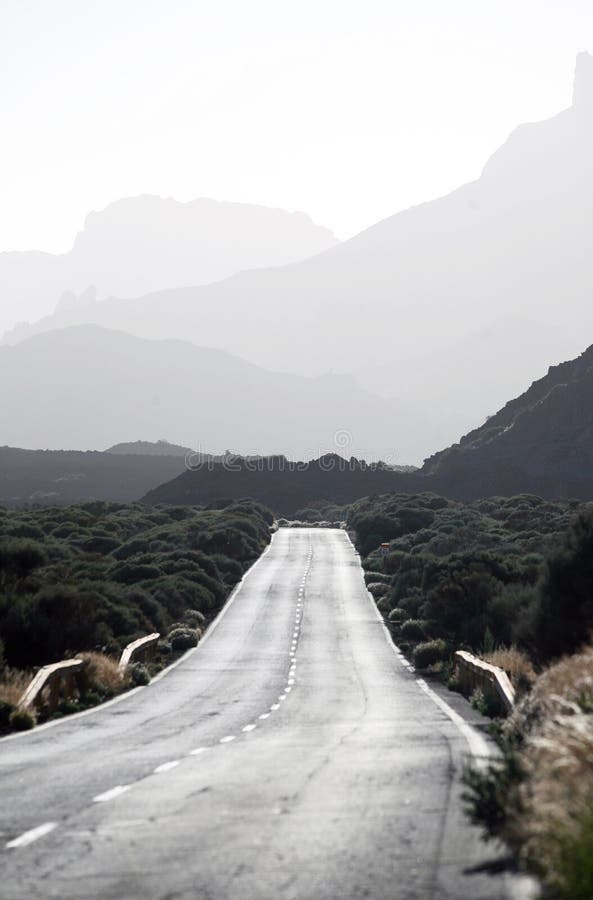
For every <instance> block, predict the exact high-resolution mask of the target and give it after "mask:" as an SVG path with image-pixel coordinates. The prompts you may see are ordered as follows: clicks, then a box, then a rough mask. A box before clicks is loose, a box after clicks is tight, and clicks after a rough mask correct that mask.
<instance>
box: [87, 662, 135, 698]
mask: <svg viewBox="0 0 593 900" xmlns="http://www.w3.org/2000/svg"><path fill="white" fill-rule="evenodd" d="M80 658H81V659H82V660H84V668H83V678H84V682H85V690H90V691H93V692H95V693H97V694H99V695H101V696H102V697H103V698H105V697H113V696H114V695H115V694H119V693H121V692H122V691H123V690H125V688H126V687H127V686H128V685H127V674H128V673H127V672H126V673H125V676H123V677H122V673H121V672H120V670H119V664H118V662H116V660H114V659H112V658H111V657H110V656H106V655H105V654H104V653H81V654H80Z"/></svg>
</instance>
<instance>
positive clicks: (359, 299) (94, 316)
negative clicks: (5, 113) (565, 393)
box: [35, 54, 593, 455]
mask: <svg viewBox="0 0 593 900" xmlns="http://www.w3.org/2000/svg"><path fill="white" fill-rule="evenodd" d="M592 98H593V64H592V60H591V57H590V56H588V55H587V54H582V55H580V56H579V58H578V62H577V70H576V77H575V86H574V103H573V105H572V106H571V107H570V108H569V109H567V110H565V111H564V112H562V113H560V114H559V115H557V116H555V117H554V118H552V119H550V120H547V121H544V122H538V123H535V124H528V125H522V126H521V127H519V128H518V129H517V130H516V131H514V132H513V134H512V135H511V136H510V138H509V139H508V141H507V142H506V143H505V144H504V146H503V147H501V148H500V149H499V150H498V151H497V152H496V153H495V154H494V155H493V157H492V158H491V159H490V160H489V162H488V163H487V165H486V167H485V169H484V171H483V174H482V176H481V177H480V178H479V179H478V180H477V181H476V182H473V183H471V184H467V185H465V186H463V187H461V188H459V189H458V190H456V191H455V192H453V193H452V194H450V195H448V196H446V197H443V198H441V199H438V200H435V201H433V202H430V203H425V204H423V205H421V206H418V207H415V208H412V209H409V210H407V211H405V212H402V213H399V214H397V215H395V216H393V217H391V218H389V219H386V220H385V221H383V222H380V223H379V224H377V225H375V226H374V227H373V228H370V229H368V230H367V231H365V232H363V233H362V234H359V235H358V236H356V237H355V238H353V239H351V240H349V241H346V242H344V243H342V244H340V245H338V246H336V247H333V248H331V249H329V250H327V251H326V252H324V253H322V254H320V255H318V256H315V257H313V258H310V259H307V260H305V261H304V262H301V263H297V264H293V265H290V266H284V267H280V268H274V269H267V270H257V271H251V272H244V273H241V274H239V275H237V276H234V277H232V278H230V279H227V280H225V281H221V282H218V283H216V284H213V285H209V286H202V287H191V288H184V289H178V290H168V291H161V292H157V293H154V294H152V295H149V296H145V297H142V298H139V299H134V300H127V301H125V302H122V301H119V300H118V301H116V300H109V301H105V302H103V303H97V304H94V305H93V306H92V307H88V308H87V309H70V310H62V311H61V312H60V313H59V314H58V315H56V316H54V317H52V318H50V319H46V320H44V321H42V322H40V323H38V324H37V325H36V326H35V330H38V331H41V330H44V329H48V328H52V327H58V326H62V325H68V324H73V323H78V322H83V321H87V320H92V321H93V322H97V323H99V324H102V325H104V326H107V327H115V328H120V329H123V330H126V331H129V332H131V333H134V334H138V335H142V336H145V337H184V338H187V339H190V340H194V341H196V342H197V343H200V344H201V345H207V346H213V347H220V348H224V349H226V350H228V351H230V352H232V353H235V354H238V355H240V356H242V357H244V358H247V359H250V360H252V361H253V362H256V363H257V364H259V365H264V366H267V367H269V368H274V369H281V370H284V371H296V372H300V373H307V374H318V373H320V372H326V371H329V370H334V371H343V372H352V371H354V372H357V373H360V372H361V371H364V370H365V369H367V368H368V369H372V370H373V371H374V372H375V373H376V377H377V379H378V380H380V382H381V390H382V392H383V393H387V394H389V395H391V396H396V397H398V398H399V400H400V402H405V403H406V405H407V406H409V407H412V408H416V409H419V410H423V409H424V407H426V408H427V410H428V412H429V414H430V415H431V416H432V418H433V427H434V431H435V433H437V434H438V435H439V438H438V439H439V440H440V441H442V442H448V441H450V440H452V439H453V438H454V437H458V436H459V434H461V433H462V431H463V430H465V429H466V428H467V427H469V425H470V422H471V423H473V424H477V423H478V422H479V421H481V420H483V418H484V417H485V416H486V415H488V414H490V413H491V412H492V411H493V410H494V409H496V408H497V407H498V405H499V404H500V403H501V402H502V401H503V396H508V394H506V395H505V394H502V391H503V390H505V391H506V390H509V392H515V391H519V390H522V389H524V388H525V387H526V386H527V385H528V383H529V382H530V381H531V380H533V379H534V378H536V377H539V376H540V375H541V374H543V373H544V372H545V371H546V368H547V366H548V365H549V363H550V361H551V360H553V359H556V360H558V359H560V358H561V356H562V354H564V353H567V352H568V353H570V354H572V353H575V352H577V350H576V348H577V346H579V347H582V345H583V341H584V340H585V341H586V340H587V337H586V336H587V335H590V336H591V338H593V303H592V302H591V298H592V297H593V177H592V167H591V159H592V158H593V99H592ZM501 320H502V321H504V322H506V323H507V325H506V328H508V334H507V333H505V328H502V329H500V328H499V329H498V331H496V328H495V329H494V332H493V333H492V338H491V340H490V342H489V345H488V352H487V361H486V362H485V363H481V361H480V360H481V356H480V354H479V353H475V354H472V353H469V355H468V354H465V355H464V354H462V355H460V356H459V357H458V356H457V348H458V347H459V346H460V343H461V344H464V343H465V345H466V346H471V344H472V342H473V341H474V336H475V335H476V334H477V333H480V332H483V331H484V330H491V329H492V327H493V325H494V324H495V323H496V322H499V321H501ZM517 320H519V322H517ZM521 322H522V323H529V322H534V323H537V325H536V326H534V331H533V332H531V330H530V326H529V325H527V326H525V325H524V324H523V325H521V324H520V323H521ZM555 331H557V333H558V336H559V337H561V340H562V344H561V346H559V349H558V351H557V352H552V347H551V346H550V340H549V337H550V335H553V333H554V332H555ZM515 332H516V333H515ZM542 334H544V335H547V337H545V339H541V335H542ZM577 341H578V345H577V343H576V342H577ZM509 348H510V349H511V352H509ZM550 354H551V355H550ZM399 360H406V361H409V362H408V364H407V365H408V372H407V376H406V378H405V379H403V380H402V378H401V364H400V363H398V361H399ZM493 360H496V365H495V367H494V368H491V367H490V366H491V361H493ZM424 361H425V362H426V370H425V372H424V374H423V369H422V366H423V362H424ZM394 363H395V365H394V369H393V370H392V371H390V367H391V366H392V365H393V364H394ZM377 367H383V369H382V371H381V369H380V368H379V369H378V368H377ZM501 369H503V370H506V372H505V374H504V375H503V376H502V378H500V371H501ZM372 377H373V375H372V374H371V376H370V379H371V380H369V378H368V377H367V378H366V379H365V383H366V384H367V386H368V385H372V386H373V389H374V384H373V381H372ZM499 378H500V386H499ZM431 391H433V392H434V393H433V396H431ZM453 427H454V428H455V429H456V430H455V431H452V428H453ZM433 446H434V444H433ZM429 450H430V448H429V446H428V444H426V445H424V447H423V452H424V453H428V452H429ZM421 455H422V454H421Z"/></svg>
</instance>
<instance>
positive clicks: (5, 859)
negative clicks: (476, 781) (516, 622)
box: [0, 528, 515, 900]
mask: <svg viewBox="0 0 593 900" xmlns="http://www.w3.org/2000/svg"><path fill="white" fill-rule="evenodd" d="M455 702H456V703H457V704H458V705H459V704H460V703H461V702H462V701H459V700H457V701H455ZM483 744H484V739H483V738H482V737H481V736H480V735H479V734H478V733H477V732H476V731H475V730H474V729H473V728H471V727H469V726H468V725H466V724H465V723H464V719H463V718H462V717H461V716H460V715H459V714H458V713H457V714H456V713H455V712H452V711H451V710H450V709H449V707H448V706H447V704H446V703H444V701H443V699H442V697H441V696H440V695H439V694H436V693H434V692H433V691H431V689H430V688H428V687H427V686H426V685H425V684H424V682H422V680H421V679H418V676H417V675H416V674H415V673H414V672H413V670H411V667H409V666H408V665H407V664H406V662H405V660H404V659H403V657H402V656H401V655H400V654H398V652H397V651H396V650H395V648H394V647H393V645H392V644H391V642H390V639H389V637H388V635H387V633H386V630H385V628H384V625H383V623H382V621H381V620H380V618H379V616H378V614H377V612H376V609H375V607H374V605H373V603H372V601H371V599H370V598H369V595H368V593H367V591H366V587H365V583H364V579H363V575H362V570H361V567H360V562H359V559H358V556H357V555H356V553H355V551H354V548H353V547H352V544H351V543H350V541H349V539H348V536H347V534H346V533H345V532H344V531H341V530H337V529H335V530H334V529H297V528H294V529H281V530H280V531H278V532H277V533H276V534H275V535H274V538H273V541H272V545H271V547H270V548H269V549H268V551H267V552H266V553H265V554H264V556H263V557H262V558H261V559H260V561H259V562H258V563H257V564H256V565H255V566H254V567H253V568H252V569H251V570H250V572H249V573H248V575H247V576H246V577H245V579H244V580H243V582H242V584H241V586H240V588H239V589H238V590H237V591H236V592H235V594H234V595H233V598H232V600H231V601H230V602H229V603H228V604H227V606H226V608H225V610H224V611H223V613H222V615H221V616H220V617H219V618H218V620H217V621H216V623H215V625H214V626H213V627H212V628H211V629H210V631H209V633H208V634H207V636H206V637H205V638H204V639H203V640H202V642H201V643H200V645H199V646H198V647H197V648H196V650H193V651H190V652H189V653H188V654H186V656H185V657H183V659H182V660H181V661H180V663H179V664H178V665H176V666H175V667H173V668H171V669H170V670H168V671H167V672H166V673H165V674H164V675H163V676H161V677H157V679H155V680H153V682H152V683H151V684H150V685H148V686H147V687H144V688H139V689H137V690H135V691H132V692H131V693H129V694H126V695H125V696H123V697H122V698H118V699H117V700H116V701H112V702H111V703H109V704H106V705H104V706H102V707H99V708H97V709H95V710H91V711H89V712H87V713H83V714H79V715H77V716H74V717H71V718H69V719H64V720H61V721H59V722H57V723H52V724H51V725H50V726H49V727H48V726H45V727H43V726H42V727H41V728H39V729H37V730H35V731H33V732H29V733H27V734H22V735H17V736H14V737H12V736H11V737H9V738H7V739H4V740H3V741H0V796H1V798H2V800H1V805H0V839H1V848H2V849H1V850H0V854H1V856H2V876H1V880H0V897H2V898H9V900H37V898H43V900H46V898H50V897H51V898H60V900H70V898H77V900H78V898H81V900H82V898H85V900H86V898H93V900H95V898H101V900H102V898H114V900H136V898H142V900H152V898H159V900H190V898H191V900H231V898H233V900H235V898H236V900H354V898H357V900H359V898H370V900H465V898H467V900H499V898H500V900H502V898H509V897H512V896H515V894H514V890H515V887H514V882H513V881H511V879H510V878H509V876H507V875H505V874H504V873H501V872H500V871H499V869H500V867H497V866H488V865H487V864H488V862H489V861H492V857H493V855H495V854H494V851H492V850H491V849H490V848H489V847H487V846H486V845H484V844H483V843H482V842H481V841H480V839H479V835H478V834H477V832H476V830H475V829H474V828H472V827H471V826H470V825H469V824H468V822H467V821H466V819H465V817H464V814H463V811H462V806H461V803H460V792H461V787H460V774H461V771H462V768H463V765H464V762H465V760H466V759H467V756H468V753H469V751H470V749H473V750H474V752H475V751H476V750H477V751H478V752H479V750H480V747H482V746H483Z"/></svg>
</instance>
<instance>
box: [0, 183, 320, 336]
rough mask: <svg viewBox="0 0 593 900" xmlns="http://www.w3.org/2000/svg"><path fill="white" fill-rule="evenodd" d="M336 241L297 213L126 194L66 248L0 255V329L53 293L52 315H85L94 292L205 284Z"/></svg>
mask: <svg viewBox="0 0 593 900" xmlns="http://www.w3.org/2000/svg"><path fill="white" fill-rule="evenodd" d="M335 243H336V239H335V238H334V236H333V235H332V234H331V232H329V231H328V230H327V229H325V228H320V227H319V226H317V225H314V224H313V222H312V221H311V220H310V219H309V218H308V216H306V215H304V214H303V213H288V212H285V211H284V210H280V209H270V208H266V207H261V206H253V205H249V204H246V203H219V202H217V201H215V200H209V199H206V198H201V199H199V200H193V201H191V202H189V203H180V202H178V201H177V200H173V199H171V198H169V199H164V198H162V197H154V196H140V197H130V198H128V199H125V200H119V201H118V202H116V203H111V204H110V205H109V206H107V207H106V209H104V210H101V211H100V212H92V213H90V215H89V216H87V218H86V221H85V223H84V228H83V230H82V231H81V232H80V233H79V234H78V235H77V237H76V240H75V242H74V246H73V247H72V249H71V250H70V251H69V252H68V253H65V254H63V255H53V254H50V253H39V252H23V253H0V296H1V297H2V301H3V302H2V306H3V308H2V313H1V314H0V332H1V331H2V330H3V329H4V328H5V327H7V326H8V323H9V322H10V320H11V318H12V319H13V320H17V321H25V320H31V319H34V318H38V317H39V316H42V315H46V314H48V313H50V312H51V311H52V310H53V309H54V307H55V306H56V303H57V302H58V299H60V302H59V306H58V314H66V315H67V314H68V313H69V311H70V312H71V313H74V312H75V313H76V314H78V315H81V314H82V315H83V318H84V317H85V316H87V315H88V317H89V319H90V320H92V307H93V305H94V300H95V297H98V298H99V299H103V298H105V297H108V296H111V295H113V296H117V297H134V296H137V295H139V294H144V293H146V292H147V291H156V290H162V289H163V288H175V287H179V286H183V285H197V284H207V283H209V282H211V281H216V280H217V279H221V278H227V277H228V276H229V275H233V274H234V273H235V272H239V271H242V270H244V269H251V268H255V267H258V266H276V265H282V264H286V263H290V262H293V261H296V260H300V259H304V258H305V257H307V256H311V255H314V254H316V253H320V252H321V251H322V250H326V249H327V248H328V247H332V246H333V245H334V244H335ZM90 286H93V288H91V290H88V289H89V287H90ZM79 295H81V296H79ZM89 307H90V309H89ZM19 333H21V332H19V331H18V330H17V332H16V335H18V334H19ZM12 339H15V335H13V338H12Z"/></svg>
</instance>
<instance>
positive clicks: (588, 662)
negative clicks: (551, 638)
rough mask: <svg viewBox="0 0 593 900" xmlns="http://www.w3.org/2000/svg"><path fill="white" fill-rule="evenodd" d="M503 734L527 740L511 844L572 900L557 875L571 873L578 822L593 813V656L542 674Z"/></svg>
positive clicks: (564, 662) (588, 654)
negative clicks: (571, 860)
mask: <svg viewBox="0 0 593 900" xmlns="http://www.w3.org/2000/svg"><path fill="white" fill-rule="evenodd" d="M508 727H509V729H511V730H514V731H515V733H519V730H520V731H522V733H523V734H524V735H526V742H525V745H524V747H523V749H522V751H521V762H522V765H523V767H524V770H525V773H526V776H527V777H526V778H525V780H524V781H523V782H522V784H521V785H520V787H519V796H518V803H517V804H516V805H515V804H514V807H515V808H514V811H513V814H512V817H511V822H510V829H511V837H512V839H513V840H515V841H516V842H517V844H518V845H519V846H520V847H521V848H522V850H521V852H522V856H523V858H524V859H525V861H526V862H527V863H528V864H529V865H530V866H531V867H533V868H536V869H539V870H540V871H541V872H542V874H543V876H544V877H545V878H546V880H547V881H548V883H550V884H552V885H553V886H554V889H555V890H556V891H558V895H559V896H560V897H565V896H573V895H571V894H570V893H568V894H567V893H566V886H565V885H564V884H563V878H564V877H565V876H564V875H562V872H563V871H564V872H569V873H570V870H571V864H570V860H569V865H568V868H566V866H565V865H564V868H563V862H564V863H565V862H566V855H567V854H568V856H569V858H570V854H571V852H572V851H571V848H578V847H579V846H581V845H582V840H583V834H582V829H583V822H586V821H590V818H591V811H592V810H593V648H588V649H587V650H585V651H584V652H583V653H579V654H576V655H575V656H571V657H567V658H566V659H563V660H561V661H560V662H558V663H557V664H556V665H554V666H552V667H551V668H549V669H548V670H546V671H545V672H544V673H543V675H541V676H540V677H539V678H538V679H537V681H536V683H535V685H534V688H533V691H532V692H531V694H530V695H529V696H528V697H527V698H526V699H525V700H524V701H523V702H522V703H521V704H519V706H518V707H517V709H516V710H515V712H514V713H513V716H512V717H511V719H510V721H509V723H508ZM575 853H576V849H575ZM572 868H573V869H574V865H573V866H572ZM591 889H593V885H592V886H591ZM571 890H572V888H571ZM579 896H580V895H579Z"/></svg>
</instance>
